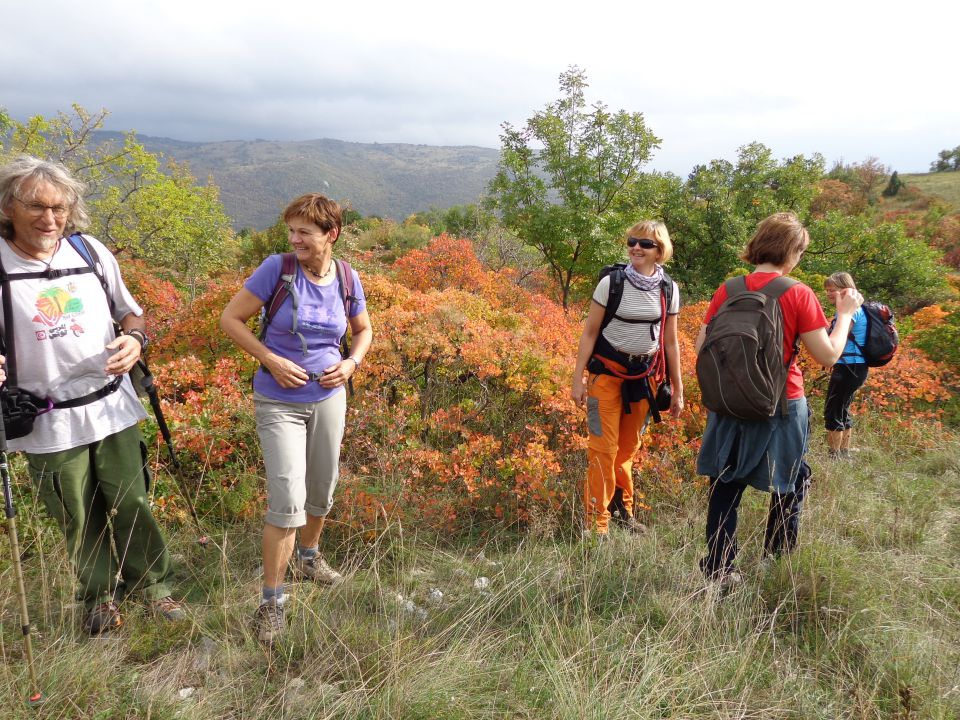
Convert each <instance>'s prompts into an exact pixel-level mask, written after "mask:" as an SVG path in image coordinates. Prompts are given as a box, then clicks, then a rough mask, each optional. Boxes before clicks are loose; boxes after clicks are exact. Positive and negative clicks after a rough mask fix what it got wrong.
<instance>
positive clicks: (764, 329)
mask: <svg viewBox="0 0 960 720" xmlns="http://www.w3.org/2000/svg"><path fill="white" fill-rule="evenodd" d="M796 284H797V281H796V280H794V279H792V278H788V277H782V276H781V277H778V278H774V279H773V280H771V281H770V282H769V283H767V284H766V285H765V286H764V287H763V288H761V289H760V290H748V289H747V281H746V277H745V276H743V275H741V276H739V277H735V278H731V279H730V280H727V282H726V288H727V299H726V300H725V301H724V302H723V304H722V305H721V306H720V309H719V310H717V314H716V315H714V316H713V318H712V319H711V320H710V322H709V323H708V325H707V334H706V339H705V340H704V343H703V346H702V347H701V348H700V353H699V354H698V355H697V381H698V382H699V383H700V393H701V395H702V398H703V404H704V405H705V406H706V407H707V408H708V409H710V410H713V411H714V412H716V413H719V414H721V415H730V416H732V417H735V418H738V419H740V420H765V419H767V418H769V417H772V416H773V415H774V414H775V413H776V410H777V405H778V404H779V405H780V406H781V413H782V414H784V415H786V413H787V402H786V400H787V374H788V371H789V369H790V363H791V362H792V361H793V357H794V356H795V355H796V353H797V344H798V340H799V338H794V339H793V352H792V353H791V355H790V357H789V358H788V359H787V361H786V362H784V359H783V345H784V330H783V312H782V310H781V309H780V303H779V302H778V300H779V299H780V297H781V296H782V295H783V294H784V293H785V292H786V291H787V290H789V289H790V288H791V287H793V286H794V285H796Z"/></svg>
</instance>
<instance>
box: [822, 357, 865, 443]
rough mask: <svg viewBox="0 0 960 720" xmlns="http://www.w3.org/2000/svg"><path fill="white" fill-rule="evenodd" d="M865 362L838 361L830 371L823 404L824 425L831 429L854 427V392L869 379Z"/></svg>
mask: <svg viewBox="0 0 960 720" xmlns="http://www.w3.org/2000/svg"><path fill="white" fill-rule="evenodd" d="M867 370H868V368H867V366H866V365H865V364H864V363H855V364H847V363H837V364H836V365H834V366H833V371H832V372H831V373H830V384H829V385H828V386H827V399H826V402H825V403H824V406H823V426H824V428H826V429H827V430H830V431H834V432H835V431H838V430H849V429H850V428H852V427H853V416H852V415H850V403H851V402H852V401H853V394H854V393H855V392H856V391H857V390H859V389H860V386H861V385H863V383H864V382H866V380H867Z"/></svg>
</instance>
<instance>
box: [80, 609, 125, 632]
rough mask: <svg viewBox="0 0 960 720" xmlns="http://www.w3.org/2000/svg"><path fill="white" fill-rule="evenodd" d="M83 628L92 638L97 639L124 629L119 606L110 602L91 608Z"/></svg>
mask: <svg viewBox="0 0 960 720" xmlns="http://www.w3.org/2000/svg"><path fill="white" fill-rule="evenodd" d="M83 626H84V628H85V629H86V631H87V632H88V633H90V636H91V637H97V636H99V635H103V634H105V633H108V632H110V631H112V630H117V629H118V628H120V627H122V626H123V617H122V616H121V615H120V610H119V609H118V608H117V604H116V603H115V602H113V600H109V601H107V602H103V603H100V604H99V605H95V606H94V607H93V608H91V609H90V612H88V613H87V618H86V620H84V623H83Z"/></svg>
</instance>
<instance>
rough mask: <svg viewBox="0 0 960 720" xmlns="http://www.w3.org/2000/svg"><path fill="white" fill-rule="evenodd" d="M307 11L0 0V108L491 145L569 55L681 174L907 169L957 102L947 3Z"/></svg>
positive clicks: (152, 125) (948, 122)
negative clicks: (643, 123) (730, 164)
mask: <svg viewBox="0 0 960 720" xmlns="http://www.w3.org/2000/svg"><path fill="white" fill-rule="evenodd" d="M324 5H325V4H322V3H320V4H318V3H307V2H302V3H301V2H292V1H291V0H277V1H276V2H274V3H269V4H267V5H264V4H263V3H262V2H258V3H253V2H245V1H244V0H236V1H235V2H230V3H228V2H221V1H219V0H208V1H207V2H202V1H198V0H194V1H193V2H186V1H185V0H167V2H163V3H161V2H158V1H157V0H143V1H142V2H140V3H129V2H123V1H122V0H88V1H87V2H85V3H68V2H66V0H52V1H51V2H48V3H45V4H44V6H43V12H42V16H43V18H44V22H43V23H38V22H37V20H38V12H39V10H38V9H37V8H36V7H30V6H28V5H27V4H26V3H14V4H9V7H7V8H5V10H4V27H5V30H6V32H5V33H4V41H3V42H2V43H0V63H2V66H3V67H4V69H5V71H4V73H3V74H2V76H0V106H2V107H5V108H6V109H7V110H8V111H9V112H11V113H12V114H13V116H14V117H16V118H18V119H24V118H26V117H27V116H29V115H33V114H43V115H51V114H53V113H55V112H56V111H58V110H64V111H66V110H69V107H70V105H71V103H74V102H77V103H80V104H82V105H83V106H85V107H86V108H87V109H90V110H96V109H99V108H101V107H104V108H107V109H108V110H109V111H110V112H111V115H110V117H109V119H108V121H107V127H108V129H116V130H127V129H134V130H136V131H137V132H139V133H141V134H146V135H158V136H167V137H172V138H176V139H182V140H226V139H254V138H265V139H277V140H292V139H311V138H321V137H329V138H337V139H343V140H352V141H362V142H412V143H427V144H471V145H480V146H485V147H497V146H498V144H499V139H498V138H499V132H500V124H501V123H502V122H503V121H510V122H512V123H514V124H520V123H522V122H523V121H524V120H525V119H526V118H527V117H529V116H530V115H531V114H532V113H533V112H534V111H536V110H538V109H540V108H541V107H543V105H544V104H545V103H547V102H549V101H551V100H552V99H554V98H555V97H556V96H557V93H558V90H557V76H558V75H559V73H560V72H561V71H563V70H564V69H565V68H566V67H567V66H568V65H569V64H572V63H577V64H579V65H580V66H582V67H584V68H585V69H586V70H587V73H588V75H589V77H590V80H591V84H592V87H591V88H590V90H589V95H588V97H589V98H590V99H591V100H593V99H602V100H604V101H605V102H606V104H607V105H608V106H609V107H611V108H613V109H618V108H621V107H623V108H626V109H628V110H631V111H642V112H644V113H645V116H646V118H647V121H648V124H649V125H650V127H651V128H652V130H653V131H654V132H655V133H656V134H657V135H659V136H660V137H661V138H663V145H662V148H661V150H660V151H659V153H658V154H657V155H656V157H655V158H654V162H653V164H652V165H653V167H655V168H657V169H662V170H671V171H674V172H677V173H680V174H684V173H686V172H688V171H689V170H690V168H692V167H693V165H695V164H697V163H701V162H706V161H709V160H710V159H713V158H717V157H726V158H732V157H734V155H735V151H736V148H737V147H738V146H740V145H743V144H746V143H749V142H752V141H755V140H756V141H760V142H764V143H765V144H767V145H769V146H770V147H771V148H772V149H773V150H774V152H775V154H777V155H778V156H781V157H785V156H788V155H793V154H797V153H805V154H809V153H812V152H816V151H819V152H821V153H823V154H824V155H825V156H826V157H827V158H828V160H830V159H837V158H840V157H843V158H844V159H845V160H847V161H855V160H862V159H863V158H865V157H867V156H870V155H875V156H878V157H879V158H880V160H881V161H882V162H884V163H886V164H888V165H891V166H894V167H897V168H898V169H901V170H903V171H919V170H925V169H926V167H927V165H928V163H929V161H930V160H931V159H933V157H934V156H935V155H936V152H937V151H938V150H939V149H941V148H944V147H953V146H955V145H956V144H957V143H958V142H960V140H958V138H957V134H956V133H957V128H958V127H960V100H958V99H957V96H956V94H955V93H950V92H948V91H947V90H945V88H946V87H947V86H952V85H951V83H952V78H943V77H939V78H938V77H937V73H938V72H943V71H939V70H938V68H951V67H953V65H954V61H953V58H952V50H950V49H949V48H946V45H948V43H943V44H942V45H943V47H940V46H936V45H933V46H930V45H929V44H928V43H927V42H926V40H924V37H926V38H929V37H931V36H932V34H933V33H932V31H934V30H935V28H933V27H927V25H929V21H928V20H926V19H925V18H929V17H937V18H938V21H937V25H938V26H943V27H947V26H952V25H955V24H956V22H955V21H956V20H957V19H958V15H960V11H958V10H957V8H955V7H954V8H953V9H949V8H948V9H944V8H943V7H940V5H939V4H937V5H934V4H933V0H918V1H917V2H915V4H914V5H915V7H914V8H913V10H912V11H911V13H910V14H909V15H910V16H909V17H907V18H905V17H902V16H897V17H894V16H889V17H888V16H887V15H885V14H884V13H882V12H881V11H880V9H879V8H876V9H875V10H874V11H872V14H870V16H869V18H868V19H867V20H864V17H863V15H862V13H858V12H853V11H849V12H848V11H845V10H844V11H841V10H840V9H838V8H837V7H835V3H829V2H827V1H826V0H812V2H811V3H808V8H807V10H806V11H805V14H799V13H798V11H797V10H796V9H793V10H789V9H786V8H785V9H783V10H779V9H776V8H774V7H771V6H770V4H769V3H761V2H759V1H754V0H750V1H749V2H743V3H739V4H737V5H736V7H734V6H723V7H722V8H719V9H718V8H717V7H716V6H714V5H712V4H710V3H706V2H703V3H700V2H699V1H697V2H691V3H684V4H682V5H683V6H682V7H677V8H667V7H662V8H661V7H657V8H651V7H640V5H639V4H637V3H623V4H620V3H611V4H609V6H606V5H605V6H604V7H603V8H600V7H587V6H584V5H583V4H582V3H573V2H568V1H567V0H560V1H559V2H557V3H555V4H554V5H553V6H551V10H550V12H549V13H546V12H544V11H542V10H538V9H536V8H535V7H529V8H528V7H527V6H525V5H522V4H519V3H515V2H508V1H507V0H488V2H487V3H485V4H483V5H482V6H481V5H476V6H457V5H455V4H451V3H441V2H430V1H424V2H417V1H412V2H410V3H407V4H403V5H399V4H396V3H386V2H379V1H378V2H372V1H368V2H361V3H356V4H354V5H355V7H354V6H351V7H350V8H346V7H338V8H330V7H325V6H324ZM925 5H930V8H931V9H932V8H936V13H935V14H925V13H924V12H923V8H922V7H920V6H925ZM861 10H862V8H861ZM827 11H829V14H828V12H827ZM825 17H830V25H829V28H827V27H826V26H825V25H824V22H823V18H825ZM917 18H920V19H922V20H918V19H917ZM917 23H921V24H919V25H918V24H917ZM923 23H926V24H923ZM924 29H926V31H927V32H926V33H925V34H924V33H923V30H924ZM45 32H46V33H47V34H46V35H45V34H44V33H45ZM914 37H916V40H913V39H911V38H914ZM911 43H913V45H911ZM831 47H832V48H833V49H831ZM821 48H824V49H821ZM885 48H890V52H891V53H895V56H899V57H905V56H907V55H908V54H909V53H910V52H911V51H912V50H915V51H919V50H920V49H922V51H923V52H924V53H925V55H924V57H925V61H924V66H925V67H926V68H930V69H927V70H923V71H920V70H919V69H917V68H911V67H909V65H907V63H906V62H903V63H896V62H891V63H884V67H883V70H882V72H881V71H880V69H878V63H880V61H881V60H882V58H883V57H884V55H883V53H884V52H885ZM904 65H907V67H903V66H904ZM948 80H949V82H948ZM945 83H946V84H945Z"/></svg>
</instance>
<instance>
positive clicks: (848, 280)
mask: <svg viewBox="0 0 960 720" xmlns="http://www.w3.org/2000/svg"><path fill="white" fill-rule="evenodd" d="M827 285H830V286H831V287H835V288H837V289H838V290H842V289H844V288H851V289H853V290H856V289H857V286H856V285H855V284H854V282H853V276H852V275H851V274H850V273H848V272H842V271H841V272H835V273H834V274H833V275H831V276H830V277H828V278H827V279H826V280H824V281H823V288H824V290H826V289H827Z"/></svg>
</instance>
